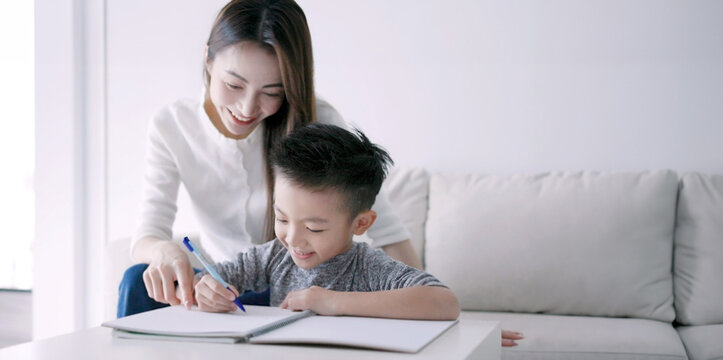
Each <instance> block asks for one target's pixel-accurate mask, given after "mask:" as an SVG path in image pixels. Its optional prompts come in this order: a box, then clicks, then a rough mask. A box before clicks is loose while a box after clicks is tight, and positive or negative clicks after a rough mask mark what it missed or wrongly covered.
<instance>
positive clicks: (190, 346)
mask: <svg viewBox="0 0 723 360" xmlns="http://www.w3.org/2000/svg"><path fill="white" fill-rule="evenodd" d="M500 336H501V335H500V325H499V322H496V321H482V320H473V319H460V320H459V323H457V324H456V325H455V326H453V327H452V328H450V329H449V330H447V331H446V332H445V333H444V334H442V335H441V336H440V337H439V338H437V339H436V340H435V341H433V342H432V343H431V344H429V345H427V346H426V347H425V348H424V349H422V351H420V352H419V353H417V354H404V353H394V352H386V351H376V350H364V349H353V348H342V347H329V346H313V345H309V346H301V345H261V344H244V343H239V344H214V343H199V342H179V341H158V340H131V339H118V338H114V337H113V335H112V330H111V329H109V328H104V327H94V328H90V329H86V330H81V331H78V332H74V333H71V334H67V335H61V336H56V337H52V338H48V339H44V340H40V341H33V342H28V343H24V344H19V345H15V346H11V347H7V348H4V349H0V359H43V360H45V359H78V360H82V359H93V360H95V359H118V360H146V359H154V360H155V359H199V360H208V359H313V360H322V359H375V360H377V359H445V360H451V359H485V360H487V359H490V360H498V359H499V358H500V352H501V348H500Z"/></svg>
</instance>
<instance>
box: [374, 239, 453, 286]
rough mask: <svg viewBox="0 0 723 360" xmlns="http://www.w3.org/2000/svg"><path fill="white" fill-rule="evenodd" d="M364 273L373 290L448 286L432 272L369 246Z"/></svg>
mask: <svg viewBox="0 0 723 360" xmlns="http://www.w3.org/2000/svg"><path fill="white" fill-rule="evenodd" d="M364 273H365V274H366V275H367V279H368V283H369V288H370V289H371V291H383V290H395V289H402V288H408V287H412V286H441V287H446V286H445V285H444V284H442V282H441V281H439V280H438V279H437V278H435V277H434V276H432V275H431V274H429V273H427V272H425V271H422V270H419V269H416V268H413V267H411V266H408V265H406V264H404V263H402V262H399V261H397V260H394V259H392V258H391V257H389V256H388V255H387V254H385V253H384V252H383V251H381V250H379V249H371V248H367V250H366V254H365V256H364Z"/></svg>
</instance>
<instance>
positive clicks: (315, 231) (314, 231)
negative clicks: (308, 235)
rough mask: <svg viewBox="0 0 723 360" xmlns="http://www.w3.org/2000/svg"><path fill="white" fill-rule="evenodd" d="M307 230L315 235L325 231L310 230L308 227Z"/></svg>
mask: <svg viewBox="0 0 723 360" xmlns="http://www.w3.org/2000/svg"><path fill="white" fill-rule="evenodd" d="M306 230H309V231H311V232H313V233H320V232H322V231H324V230H314V229H309V228H308V227H307V228H306Z"/></svg>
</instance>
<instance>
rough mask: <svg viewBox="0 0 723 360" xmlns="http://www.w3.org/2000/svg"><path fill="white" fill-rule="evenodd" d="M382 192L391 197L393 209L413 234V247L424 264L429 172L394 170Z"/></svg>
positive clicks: (408, 169) (415, 169) (390, 172)
mask: <svg viewBox="0 0 723 360" xmlns="http://www.w3.org/2000/svg"><path fill="white" fill-rule="evenodd" d="M382 190H383V191H384V192H385V193H386V195H387V197H388V198H389V203H390V205H391V206H392V209H394V211H395V212H396V213H397V215H398V216H399V219H400V220H401V221H402V223H403V224H404V225H405V226H406V227H407V230H409V232H410V233H411V235H412V238H411V239H410V240H411V241H412V247H414V251H415V252H416V253H417V256H419V258H420V259H421V260H422V262H424V224H425V222H426V221H427V202H428V195H429V173H428V172H427V170H424V169H422V168H392V169H391V170H390V171H389V176H387V179H386V181H384V185H383V186H382Z"/></svg>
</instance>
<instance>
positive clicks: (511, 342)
mask: <svg viewBox="0 0 723 360" xmlns="http://www.w3.org/2000/svg"><path fill="white" fill-rule="evenodd" d="M502 346H517V343H516V342H515V341H514V340H508V339H502Z"/></svg>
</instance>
